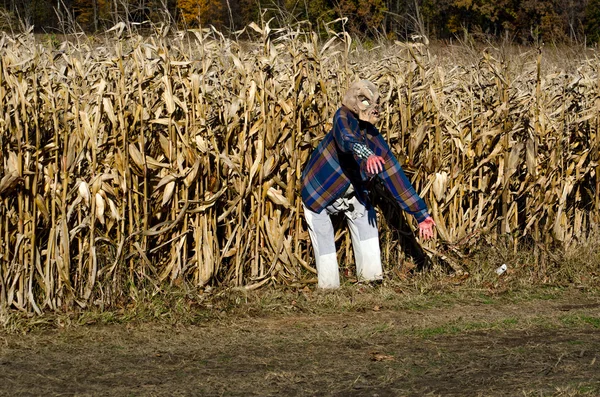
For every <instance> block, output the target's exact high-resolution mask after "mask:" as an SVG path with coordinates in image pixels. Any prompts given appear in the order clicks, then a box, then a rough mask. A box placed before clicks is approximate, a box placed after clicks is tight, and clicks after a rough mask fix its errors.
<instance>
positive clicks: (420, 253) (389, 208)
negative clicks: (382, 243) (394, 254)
mask: <svg viewBox="0 0 600 397" xmlns="http://www.w3.org/2000/svg"><path fill="white" fill-rule="evenodd" d="M374 190H375V192H374V193H375V194H373V195H372V196H371V202H372V203H373V205H374V206H375V207H376V208H378V209H379V211H380V212H381V215H382V217H383V218H384V219H385V221H386V224H387V225H388V228H389V229H390V233H391V237H392V238H393V239H394V240H397V241H398V243H399V244H400V247H401V249H402V252H403V253H404V254H405V255H406V256H408V257H410V258H411V259H412V260H413V262H414V263H415V264H416V268H415V269H413V271H417V272H421V271H426V270H429V269H431V268H432V266H433V263H432V261H431V259H430V258H429V256H428V255H427V254H426V253H425V251H424V250H423V247H422V246H421V244H420V243H419V241H418V240H417V237H416V235H415V233H414V232H413V231H412V229H411V227H410V224H409V223H408V221H407V219H406V216H405V213H404V211H403V210H402V208H400V206H399V205H398V203H397V202H396V200H394V198H393V197H392V196H391V194H390V193H389V192H388V191H387V189H385V187H383V186H381V185H380V184H375V188H374Z"/></svg>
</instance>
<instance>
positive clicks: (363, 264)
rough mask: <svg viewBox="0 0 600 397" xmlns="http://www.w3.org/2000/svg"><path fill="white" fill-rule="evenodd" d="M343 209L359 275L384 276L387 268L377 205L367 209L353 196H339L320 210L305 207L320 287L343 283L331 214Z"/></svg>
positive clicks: (364, 277)
mask: <svg viewBox="0 0 600 397" xmlns="http://www.w3.org/2000/svg"><path fill="white" fill-rule="evenodd" d="M339 212H342V213H343V214H344V216H345V217H346V221H347V223H348V227H349V228H350V236H351V238H352V249H353V251H354V259H355V260H356V274H357V276H358V279H359V280H362V281H371V280H381V279H382V278H383V270H382V266H381V251H380V249H379V232H378V230H377V218H376V215H375V209H374V208H372V207H371V209H369V210H367V209H366V208H365V206H364V205H362V204H361V203H360V201H358V199H357V198H356V197H355V196H353V197H351V198H341V199H338V200H336V201H335V202H334V203H333V204H332V205H330V206H329V207H327V208H326V209H324V210H323V211H321V212H320V213H316V212H313V211H311V210H310V209H309V208H306V207H304V216H305V217H306V222H307V223H308V233H309V234H310V239H311V241H312V245H313V249H314V251H315V259H316V262H317V276H318V279H319V284H318V285H319V288H338V287H339V286H340V274H339V270H338V262H337V256H336V249H335V235H334V230H333V223H332V222H331V218H330V214H335V213H339Z"/></svg>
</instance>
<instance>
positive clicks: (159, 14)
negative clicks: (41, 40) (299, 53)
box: [0, 0, 600, 43]
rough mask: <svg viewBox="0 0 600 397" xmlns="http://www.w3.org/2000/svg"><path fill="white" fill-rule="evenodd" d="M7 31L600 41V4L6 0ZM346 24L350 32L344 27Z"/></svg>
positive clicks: (540, 0)
mask: <svg viewBox="0 0 600 397" xmlns="http://www.w3.org/2000/svg"><path fill="white" fill-rule="evenodd" d="M0 11H1V12H0V14H1V15H0V28H1V29H5V30H6V29H15V28H16V27H23V26H33V27H34V29H35V30H36V31H38V32H63V31H65V30H68V31H73V30H76V31H85V32H96V31H101V30H104V29H106V28H108V27H111V26H114V25H115V24H116V23H118V22H122V21H126V22H131V23H139V24H144V23H161V22H166V23H169V24H176V25H177V26H178V27H180V28H186V27H187V28H197V27H206V26H209V25H212V26H214V27H216V28H217V29H219V30H221V31H224V32H228V31H229V32H231V31H236V30H239V29H241V28H243V27H244V26H247V25H248V24H249V23H251V22H260V21H261V20H263V21H264V20H271V26H277V25H278V26H289V25H293V24H295V23H299V22H304V23H310V24H311V25H312V28H313V29H314V30H316V31H319V30H321V29H325V28H324V27H325V26H326V25H327V24H335V25H338V26H335V27H336V28H338V29H345V30H347V31H348V32H350V33H351V34H354V35H358V36H359V37H364V38H369V37H370V38H376V37H387V38H394V39H407V38H409V37H410V36H411V35H414V34H422V35H426V36H427V37H429V38H435V39H448V38H451V37H455V36H457V35H460V34H463V33H464V32H469V33H470V34H474V35H482V36H485V37H492V38H504V37H506V38H510V39H511V40H515V41H517V42H523V43H526V42H533V41H540V40H541V41H544V42H549V41H552V42H573V41H577V42H585V43H595V42H597V41H598V39H599V38H600V0H27V1H22V0H0ZM342 25H343V26H342Z"/></svg>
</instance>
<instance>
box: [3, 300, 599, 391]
mask: <svg viewBox="0 0 600 397" xmlns="http://www.w3.org/2000/svg"><path fill="white" fill-rule="evenodd" d="M0 395H2V396H26V395H27V396H29V395H44V396H46V395H61V396H65V395H66V396H72V395H77V396H100V395H101V396H563V395H564V396H573V395H578V396H579V395H586V396H600V297H598V296H597V295H588V294H586V293H581V292H580V293H569V294H563V295H561V296H560V297H557V298H553V299H535V298H533V299H530V300H527V301H523V302H492V303H490V304H487V303H482V302H475V303H471V304H464V303H460V304H458V303H457V304H455V305H452V304H451V305H446V307H442V308H440V307H429V308H417V309H406V310H397V309H394V310H392V309H387V308H386V307H385V306H382V307H379V306H375V307H373V308H372V309H370V310H364V311H362V312H357V311H354V312H346V313H338V314H327V315H317V314H297V313H296V314H294V313H288V314H277V315H272V316H262V317H260V318H256V317H254V318H252V317H248V316H231V317H224V318H223V319H221V320H210V321H206V322H201V323H199V324H197V325H164V324H163V325H157V324H133V323H127V324H119V325H103V326H99V325H95V326H79V327H71V328H63V329H60V328H58V329H52V330H43V331H35V332H30V333H27V334H21V335H17V334H6V333H5V334H2V333H0Z"/></svg>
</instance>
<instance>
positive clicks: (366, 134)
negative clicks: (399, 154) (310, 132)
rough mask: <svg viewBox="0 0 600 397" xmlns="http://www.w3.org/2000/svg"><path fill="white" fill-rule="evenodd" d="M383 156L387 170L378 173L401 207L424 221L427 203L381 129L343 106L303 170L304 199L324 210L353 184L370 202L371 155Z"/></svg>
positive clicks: (306, 203) (426, 213) (359, 196)
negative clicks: (408, 176)
mask: <svg viewBox="0 0 600 397" xmlns="http://www.w3.org/2000/svg"><path fill="white" fill-rule="evenodd" d="M372 154H376V155H377V156H381V157H383V159H384V161H385V164H384V170H383V171H382V172H380V173H379V174H377V176H378V177H379V179H380V180H381V181H382V182H383V185H384V186H385V187H386V188H387V189H388V190H389V191H390V192H391V193H392V195H393V196H394V198H395V199H396V200H397V201H398V203H399V204H400V207H401V208H402V209H403V210H404V211H406V212H408V213H409V214H412V215H414V217H415V218H416V219H417V221H418V222H419V223H420V222H422V221H424V220H425V218H427V217H428V216H429V213H428V212H427V205H426V204H425V202H424V201H423V199H422V198H421V197H419V195H418V194H417V192H416V191H415V189H414V188H413V186H412V185H411V183H410V181H409V180H408V178H407V177H406V175H405V174H404V171H402V167H400V164H399V163H398V160H397V159H396V157H395V156H394V155H393V153H392V151H391V149H390V147H389V146H388V144H387V142H386V141H385V139H383V137H382V136H381V135H380V134H379V131H378V130H377V128H375V127H374V126H373V125H371V124H370V123H365V122H360V121H359V120H358V119H357V118H356V116H355V115H354V114H353V113H352V112H351V111H350V110H349V109H348V108H346V107H344V106H342V107H341V108H340V109H338V111H337V112H336V113H335V116H334V117H333V128H332V130H331V131H330V132H329V133H328V134H327V135H325V138H323V140H322V141H321V142H320V143H319V145H318V146H317V148H316V149H315V150H314V152H313V153H312V155H311V157H310V159H309V160H308V163H307V165H306V167H305V168H304V171H303V172H302V201H303V202H304V205H306V206H307V207H308V208H310V209H311V210H312V211H314V212H317V213H320V212H321V211H322V210H323V209H324V208H325V207H327V206H328V205H330V204H331V203H332V202H333V201H335V200H336V199H338V198H340V197H342V196H343V195H344V193H346V191H347V190H348V187H349V186H350V184H352V185H353V186H354V190H355V192H356V194H357V196H358V199H359V200H360V201H361V202H362V203H363V204H365V205H367V204H368V197H367V194H368V184H369V182H370V180H371V179H372V178H373V177H374V175H372V174H369V173H368V172H367V170H366V164H367V161H366V160H367V158H368V157H369V156H370V155H372Z"/></svg>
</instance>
